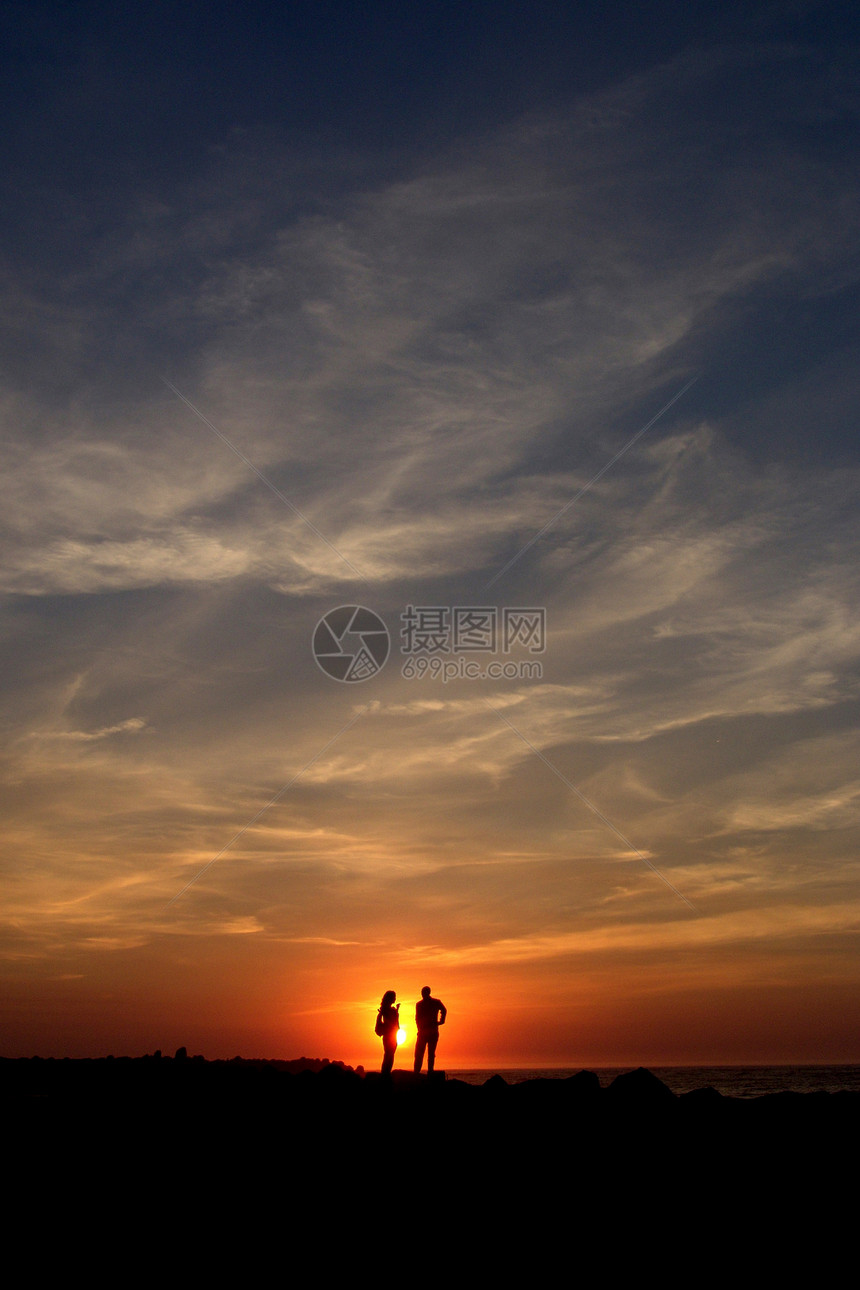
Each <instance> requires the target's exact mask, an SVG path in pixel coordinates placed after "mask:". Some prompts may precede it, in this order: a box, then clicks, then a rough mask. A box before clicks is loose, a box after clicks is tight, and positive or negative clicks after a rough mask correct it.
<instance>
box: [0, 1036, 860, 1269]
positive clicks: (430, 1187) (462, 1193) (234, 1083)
mask: <svg viewBox="0 0 860 1290" xmlns="http://www.w3.org/2000/svg"><path fill="white" fill-rule="evenodd" d="M0 1087H2V1091H3V1094H4V1105H5V1108H6V1112H7V1123H8V1125H9V1131H8V1133H7V1135H6V1140H7V1143H8V1144H9V1148H10V1149H9V1151H8V1152H7V1155H6V1160H7V1168H6V1175H7V1179H9V1180H11V1181H12V1183H13V1202H12V1210H11V1212H12V1230H15V1224H16V1221H17V1220H16V1218H15V1213H16V1205H17V1207H18V1210H19V1211H20V1212H21V1213H22V1214H23V1215H24V1216H25V1217H24V1220H23V1221H25V1223H27V1224H30V1223H33V1222H35V1223H36V1225H37V1227H38V1230H39V1232H41V1233H42V1235H40V1236H36V1237H31V1238H29V1239H30V1248H31V1253H33V1251H34V1250H35V1252H36V1253H45V1252H49V1254H50V1257H51V1258H55V1257H56V1255H57V1251H58V1250H60V1251H61V1262H60V1267H61V1270H64V1271H65V1270H73V1269H74V1268H76V1267H77V1264H76V1262H75V1260H76V1259H77V1258H78V1254H76V1253H75V1252H74V1251H75V1250H78V1246H79V1245H80V1242H81V1241H84V1243H86V1242H92V1243H94V1244H92V1245H91V1247H88V1251H89V1252H88V1253H87V1254H86V1256H85V1263H86V1264H87V1266H88V1267H90V1266H91V1263H92V1260H93V1259H95V1260H96V1262H97V1263H98V1261H99V1260H101V1259H105V1260H106V1262H105V1263H104V1266H102V1264H101V1263H98V1266H99V1267H101V1268H102V1272H103V1274H104V1275H103V1276H101V1277H91V1278H90V1279H91V1280H95V1281H96V1282H97V1283H99V1282H100V1279H101V1280H110V1281H113V1280H114V1279H115V1276H119V1275H120V1274H121V1273H122V1270H123V1269H126V1268H127V1267H130V1266H134V1267H136V1268H137V1269H138V1271H139V1272H140V1274H141V1275H145V1274H146V1273H145V1269H147V1268H149V1267H150V1264H149V1262H148V1261H149V1260H150V1259H157V1260H159V1261H162V1260H164V1259H165V1258H166V1259H168V1260H170V1259H171V1258H172V1259H173V1260H174V1261H175V1263H176V1267H175V1278H174V1279H179V1278H180V1277H182V1278H183V1279H186V1278H187V1279H191V1280H195V1279H200V1278H202V1277H204V1276H206V1277H212V1276H214V1275H215V1272H216V1271H217V1272H218V1274H219V1277H220V1276H226V1275H230V1276H238V1275H241V1276H242V1277H243V1279H244V1278H245V1277H246V1276H247V1275H248V1273H249V1270H250V1271H253V1270H254V1268H257V1269H258V1270H260V1268H259V1267H258V1262H257V1261H258V1259H259V1258H261V1257H263V1252H265V1264H264V1267H265V1269H268V1271H266V1272H265V1275H266V1277H267V1279H268V1278H269V1277H270V1276H275V1275H277V1277H278V1279H279V1280H280V1279H282V1278H283V1279H292V1278H293V1277H294V1276H295V1275H296V1274H298V1275H308V1276H309V1275H313V1276H314V1279H317V1277H320V1278H321V1279H322V1280H324V1281H327V1280H328V1279H330V1276H333V1275H335V1273H336V1274H337V1275H338V1276H342V1275H346V1274H350V1273H351V1272H352V1271H353V1270H354V1269H355V1270H357V1269H359V1268H361V1269H363V1274H362V1276H361V1277H359V1278H358V1280H359V1282H362V1281H363V1280H364V1279H366V1276H371V1277H373V1278H375V1277H376V1276H377V1275H380V1276H383V1275H385V1276H386V1277H388V1275H389V1274H390V1275H394V1273H395V1269H397V1268H400V1267H402V1268H403V1269H405V1270H406V1272H407V1274H410V1269H413V1268H415V1267H418V1268H429V1269H430V1270H429V1271H428V1273H427V1277H426V1279H427V1280H430V1281H433V1280H439V1279H442V1274H441V1272H440V1268H445V1267H448V1268H449V1272H451V1271H452V1267H451V1265H454V1264H456V1276H453V1275H450V1276H449V1275H448V1274H447V1273H446V1274H445V1276H444V1279H449V1280H452V1281H453V1282H454V1284H457V1285H459V1284H461V1283H462V1282H463V1281H466V1282H471V1281H474V1282H475V1283H476V1285H481V1286H483V1285H485V1284H486V1283H487V1282H488V1281H489V1280H500V1281H502V1282H503V1283H504V1284H508V1283H510V1282H512V1281H515V1282H520V1281H527V1282H531V1281H532V1280H533V1279H534V1278H535V1277H536V1276H544V1275H553V1276H556V1277H560V1278H563V1279H564V1280H571V1279H577V1280H578V1279H579V1278H580V1277H581V1276H582V1275H583V1274H588V1275H590V1276H593V1277H597V1276H598V1275H599V1276H600V1277H601V1279H602V1277H603V1275H604V1274H609V1273H611V1274H612V1275H611V1276H610V1277H609V1279H610V1280H614V1279H615V1277H616V1276H618V1275H621V1274H622V1273H626V1274H630V1273H634V1272H635V1273H637V1274H638V1272H639V1271H642V1270H644V1269H645V1268H646V1267H647V1268H649V1269H651V1271H652V1272H653V1273H654V1274H655V1275H657V1274H658V1269H659V1275H660V1276H661V1277H665V1278H667V1279H668V1280H669V1281H670V1282H673V1281H675V1280H677V1281H679V1282H680V1281H681V1280H685V1279H686V1278H687V1275H688V1274H690V1275H692V1274H693V1272H694V1269H693V1267H692V1266H691V1264H690V1260H695V1263H696V1267H697V1268H698V1272H697V1273H696V1275H698V1273H700V1272H702V1270H703V1269H705V1270H707V1271H708V1276H707V1277H706V1281H707V1282H708V1284H710V1281H711V1280H716V1279H718V1270H719V1279H723V1276H728V1275H732V1276H733V1278H734V1276H735V1271H736V1270H737V1269H736V1266H735V1264H736V1261H737V1260H738V1259H741V1258H742V1259H743V1260H745V1270H744V1275H743V1276H742V1277H741V1280H742V1281H746V1280H747V1279H750V1278H751V1277H753V1276H755V1277H756V1279H759V1277H764V1278H765V1279H766V1280H770V1279H772V1278H773V1277H774V1276H776V1275H777V1270H778V1269H779V1268H782V1269H783V1270H785V1269H789V1270H794V1271H799V1270H800V1269H801V1268H802V1267H808V1268H809V1270H810V1271H811V1270H814V1271H815V1275H816V1276H817V1277H818V1278H821V1277H822V1276H823V1277H824V1280H825V1283H826V1282H827V1281H828V1280H829V1279H830V1272H831V1271H833V1275H834V1276H835V1275H836V1272H835V1268H836V1261H838V1251H839V1250H840V1248H842V1246H843V1244H844V1243H847V1242H848V1241H849V1239H850V1240H851V1241H853V1235H852V1233H853V1231H854V1224H855V1215H856V1196H855V1195H854V1187H855V1184H854V1181H853V1177H854V1171H855V1160H856V1148H857V1128H858V1123H860V1094H857V1093H835V1094H826V1093H811V1094H799V1093H783V1094H776V1095H771V1096H768V1097H762V1098H756V1099H749V1100H746V1099H736V1098H727V1097H722V1096H721V1095H720V1094H719V1093H717V1092H715V1091H714V1090H713V1089H701V1090H698V1091H696V1092H694V1093H689V1094H685V1095H683V1096H680V1097H678V1096H675V1095H674V1094H673V1093H672V1092H671V1091H670V1090H669V1089H668V1088H667V1087H666V1086H665V1085H664V1084H662V1083H661V1082H660V1081H659V1080H658V1079H657V1078H656V1077H655V1076H653V1075H651V1074H650V1073H649V1072H648V1071H646V1070H642V1069H640V1070H637V1071H632V1072H630V1073H628V1074H625V1075H620V1076H618V1077H617V1078H616V1079H615V1080H614V1081H613V1083H612V1084H611V1085H609V1086H608V1087H607V1088H603V1089H601V1088H600V1085H599V1082H598V1079H597V1076H596V1075H594V1074H593V1073H590V1072H588V1071H581V1072H580V1073H579V1074H578V1075H575V1076H573V1077H572V1078H570V1079H564V1080H541V1079H535V1080H530V1081H527V1082H526V1083H523V1084H517V1085H510V1086H509V1085H507V1084H505V1083H504V1081H503V1080H501V1079H500V1078H499V1077H498V1076H495V1077H493V1078H492V1079H490V1080H488V1081H487V1083H486V1084H484V1085H482V1086H474V1085H469V1084H465V1083H462V1082H461V1081H458V1080H455V1079H448V1080H446V1079H445V1078H444V1076H442V1077H439V1076H437V1077H435V1078H433V1079H428V1078H427V1077H426V1076H423V1077H422V1076H417V1077H415V1076H412V1075H411V1074H409V1073H407V1072H399V1073H398V1072H395V1075H394V1078H393V1080H391V1081H385V1080H383V1079H381V1078H380V1077H379V1076H378V1075H377V1074H376V1073H371V1074H367V1075H364V1073H363V1072H361V1071H353V1070H351V1069H350V1068H349V1067H345V1066H343V1065H341V1064H339V1063H334V1062H322V1061H305V1060H304V1059H303V1060H302V1061H300V1062H273V1061H272V1062H270V1061H243V1060H238V1059H236V1060H234V1061H229V1062H221V1061H214V1062H213V1061H204V1060H203V1059H202V1058H187V1057H183V1056H177V1057H174V1058H166V1057H161V1056H160V1055H155V1056H152V1057H144V1058H136V1059H130V1058H116V1059H115V1058H104V1059H99V1060H94V1061H70V1060H62V1061H53V1060H39V1059H29V1060H0ZM48 1216H50V1217H48ZM28 1230H29V1229H28ZM58 1231H59V1232H62V1233H65V1234H64V1235H63V1236H62V1239H60V1244H59V1245H58V1244H57V1241H58V1239H59V1238H58V1237H57V1232H58ZM33 1241H35V1246H34V1245H33ZM43 1242H46V1244H45V1246H44V1250H43V1249H42V1244H43ZM64 1242H65V1243H64ZM846 1248H847V1246H846ZM63 1251H64V1252H65V1253H63ZM106 1251H107V1253H106ZM744 1251H745V1252H744ZM79 1253H80V1251H79ZM82 1257H83V1256H82ZM272 1260H276V1265H273V1263H272ZM805 1260H809V1262H808V1264H807V1263H806V1262H804V1261H805ZM416 1261H417V1263H416ZM733 1267H734V1268H735V1271H733V1270H732V1268H733ZM588 1268H591V1273H588ZM302 1269H304V1273H303V1272H302ZM151 1270H152V1268H150V1271H151ZM326 1270H328V1271H327V1272H326ZM262 1274H263V1273H262V1271H261V1275H262ZM219 1277H215V1279H216V1280H217V1279H219ZM418 1279H419V1281H422V1280H423V1278H422V1277H419V1278H418Z"/></svg>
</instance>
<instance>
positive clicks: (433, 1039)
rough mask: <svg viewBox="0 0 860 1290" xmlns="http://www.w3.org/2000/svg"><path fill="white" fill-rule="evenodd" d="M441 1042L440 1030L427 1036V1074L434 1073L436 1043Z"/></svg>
mask: <svg viewBox="0 0 860 1290" xmlns="http://www.w3.org/2000/svg"><path fill="white" fill-rule="evenodd" d="M438 1042H439V1031H438V1030H437V1031H436V1033H435V1035H428V1036H427V1074H428V1075H432V1074H433V1070H434V1067H435V1065H436V1045H437V1044H438Z"/></svg>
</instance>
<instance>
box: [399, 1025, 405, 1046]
mask: <svg viewBox="0 0 860 1290" xmlns="http://www.w3.org/2000/svg"><path fill="white" fill-rule="evenodd" d="M405 1042H406V1031H405V1030H404V1029H403V1027H402V1026H401V1027H400V1029H399V1030H398V1032H397V1045H398V1047H399V1046H400V1045H401V1044H404V1043H405Z"/></svg>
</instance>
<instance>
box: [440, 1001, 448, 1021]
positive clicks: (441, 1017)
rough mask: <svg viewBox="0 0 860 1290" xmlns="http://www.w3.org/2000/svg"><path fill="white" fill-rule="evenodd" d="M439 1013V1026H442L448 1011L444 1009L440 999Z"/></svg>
mask: <svg viewBox="0 0 860 1290" xmlns="http://www.w3.org/2000/svg"><path fill="white" fill-rule="evenodd" d="M439 1012H440V1014H441V1015H440V1017H439V1025H440V1026H444V1024H445V1018H446V1017H447V1016H448V1009H447V1008H446V1007H445V1005H444V1003H443V1002H442V1000H441V999H440V1000H439Z"/></svg>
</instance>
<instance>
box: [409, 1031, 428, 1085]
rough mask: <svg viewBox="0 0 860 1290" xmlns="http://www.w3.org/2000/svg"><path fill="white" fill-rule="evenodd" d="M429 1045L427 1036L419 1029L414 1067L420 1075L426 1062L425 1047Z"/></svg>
mask: <svg viewBox="0 0 860 1290" xmlns="http://www.w3.org/2000/svg"><path fill="white" fill-rule="evenodd" d="M426 1047H427V1036H426V1035H423V1034H422V1033H421V1031H420V1030H419V1031H418V1035H417V1037H416V1040H415V1060H414V1061H413V1063H412V1069H413V1070H414V1072H415V1074H416V1075H418V1074H420V1072H421V1066H422V1064H423V1062H424V1049H425V1048H426Z"/></svg>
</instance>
